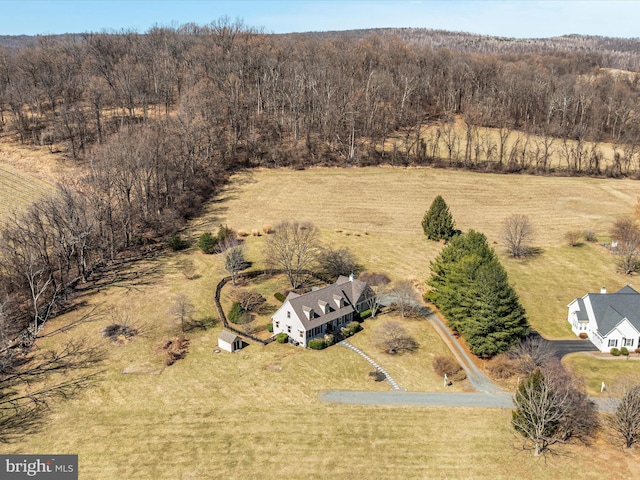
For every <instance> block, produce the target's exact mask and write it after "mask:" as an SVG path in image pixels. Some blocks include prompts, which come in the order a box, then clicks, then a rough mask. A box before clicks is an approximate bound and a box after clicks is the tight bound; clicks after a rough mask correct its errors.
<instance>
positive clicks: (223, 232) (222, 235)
mask: <svg viewBox="0 0 640 480" xmlns="http://www.w3.org/2000/svg"><path fill="white" fill-rule="evenodd" d="M236 237H237V235H236V232H235V230H233V229H232V228H229V227H227V226H226V225H220V227H219V228H218V235H216V239H217V240H218V243H225V242H227V241H230V240H235V239H236Z"/></svg>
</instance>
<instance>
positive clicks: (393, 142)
mask: <svg viewBox="0 0 640 480" xmlns="http://www.w3.org/2000/svg"><path fill="white" fill-rule="evenodd" d="M466 125H467V124H466V122H465V121H464V120H463V119H462V118H460V117H456V118H455V120H454V121H453V122H452V123H451V124H443V123H441V122H435V123H431V124H429V125H426V126H423V127H422V128H421V129H420V138H421V139H422V140H423V141H425V142H426V144H427V145H433V144H434V142H435V139H436V138H438V142H437V146H436V147H435V149H436V152H437V155H436V156H438V157H440V158H441V159H442V160H443V161H447V160H448V159H449V150H448V146H447V141H445V136H446V135H447V134H446V132H447V130H448V129H450V130H451V133H450V135H451V137H450V140H449V141H450V142H451V144H452V145H453V154H452V156H453V160H454V161H457V162H461V161H462V160H463V159H464V153H465V148H466V146H467V139H466V134H467V128H466ZM438 130H440V132H441V135H440V137H438V136H437V131H438ZM475 132H476V133H475V134H474V135H476V136H477V138H478V139H479V140H478V141H477V142H476V143H478V142H479V144H480V145H481V148H480V154H479V155H478V158H477V161H478V163H485V164H487V165H491V164H497V163H498V153H497V152H498V150H497V149H498V145H499V143H500V135H499V133H498V129H496V128H489V127H476V129H475ZM476 143H472V146H471V149H474V147H475V145H476ZM525 145H526V152H527V153H526V155H525V159H526V162H527V163H528V164H529V165H530V166H531V167H535V166H536V163H535V152H536V150H537V148H540V149H541V150H542V145H543V143H542V139H541V138H540V137H538V136H536V135H532V134H528V133H526V132H523V131H519V130H512V131H511V133H510V134H509V135H508V137H507V139H506V142H505V147H504V152H505V153H504V158H503V162H504V164H506V163H508V158H509V153H510V152H511V151H512V150H513V148H514V147H517V148H516V151H518V150H519V149H522V148H523V147H524V146H525ZM394 146H395V148H396V149H397V151H398V152H399V153H400V152H406V151H407V150H409V151H410V152H411V153H413V154H415V153H416V135H415V133H412V132H410V133H409V134H408V135H407V132H399V133H396V134H395V135H393V136H391V137H390V138H389V139H388V140H387V141H386V142H385V144H384V146H382V145H380V146H379V149H380V150H382V149H383V148H384V151H385V152H391V151H392V150H393V148H394ZM489 146H491V148H490V150H491V154H490V155H488V154H487V150H488V147H489ZM577 147H578V142H577V141H576V140H571V139H568V140H567V141H566V144H565V143H564V142H563V141H562V139H559V138H555V139H553V141H552V143H551V144H550V148H549V159H548V163H547V168H548V169H549V170H555V171H566V170H570V168H569V165H568V164H567V159H566V155H567V152H571V150H576V149H577ZM429 148H431V147H429ZM582 151H583V152H584V157H585V159H584V160H583V162H582V168H583V169H584V168H586V165H587V162H586V157H587V156H588V155H587V154H589V153H590V152H592V151H595V152H597V154H598V156H599V157H600V170H601V171H604V170H605V169H606V168H607V167H609V166H611V165H612V164H613V160H614V156H615V153H616V152H618V153H620V154H622V153H623V152H622V149H621V148H620V147H616V146H615V145H614V144H612V143H608V142H598V143H594V142H587V141H585V142H583V144H582ZM472 157H473V160H474V162H475V161H476V158H475V152H473V153H472ZM519 161H520V162H521V161H522V160H519ZM631 167H632V168H633V169H636V168H637V160H634V163H633V165H631Z"/></svg>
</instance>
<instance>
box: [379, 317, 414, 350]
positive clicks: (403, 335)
mask: <svg viewBox="0 0 640 480" xmlns="http://www.w3.org/2000/svg"><path fill="white" fill-rule="evenodd" d="M375 343H376V345H377V346H378V348H380V349H381V350H383V351H385V352H387V353H390V354H396V353H404V352H413V351H415V350H416V349H417V348H418V342H416V340H415V339H414V338H413V337H412V336H411V334H410V333H409V332H408V331H407V329H406V328H404V327H403V326H402V325H400V324H399V323H398V322H393V321H387V322H385V323H383V324H382V325H380V326H379V327H378V330H377V332H376V337H375Z"/></svg>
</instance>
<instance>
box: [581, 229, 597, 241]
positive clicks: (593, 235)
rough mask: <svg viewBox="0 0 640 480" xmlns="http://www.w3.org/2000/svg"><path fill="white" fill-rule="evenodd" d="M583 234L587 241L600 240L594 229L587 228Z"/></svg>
mask: <svg viewBox="0 0 640 480" xmlns="http://www.w3.org/2000/svg"><path fill="white" fill-rule="evenodd" d="M582 236H583V237H584V240H585V241H586V242H591V243H594V242H597V241H598V237H597V235H596V232H594V231H593V230H585V231H584V232H582Z"/></svg>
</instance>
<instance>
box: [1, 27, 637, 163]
mask: <svg viewBox="0 0 640 480" xmlns="http://www.w3.org/2000/svg"><path fill="white" fill-rule="evenodd" d="M436 33H437V32H434V33H433V34H434V35H435V34H436ZM400 34H401V36H402V37H405V39H403V38H401V36H394V35H390V34H388V32H386V33H385V32H380V33H379V34H376V33H371V34H370V35H364V36H358V35H350V34H349V33H348V32H345V33H344V34H343V35H340V34H335V33H334V34H332V35H326V36H323V35H312V34H309V35H285V36H283V35H268V34H264V33H262V32H260V31H257V30H255V29H252V28H249V27H247V26H245V25H243V24H242V23H241V22H235V23H231V22H229V21H228V20H226V19H221V20H219V21H215V22H213V23H211V24H208V25H206V26H197V25H193V24H187V25H183V26H180V27H177V28H168V27H154V28H152V29H150V30H148V31H147V32H146V33H144V34H139V33H135V32H119V33H87V34H83V35H69V36H55V37H51V36H42V37H38V38H36V39H35V40H34V41H33V42H32V43H31V44H27V45H24V46H22V47H16V48H4V47H0V127H2V129H3V130H5V131H6V132H9V133H10V134H14V135H15V136H16V137H17V138H18V139H19V140H21V141H22V142H24V143H31V144H35V145H46V146H49V147H50V148H51V149H52V150H53V149H59V148H64V149H65V150H66V151H68V152H69V153H70V156H72V157H73V158H74V159H83V158H85V157H86V156H87V155H88V152H89V151H92V150H93V146H94V145H96V144H105V143H108V142H109V138H110V137H111V136H112V135H113V133H114V132H116V131H118V130H121V129H123V127H128V128H129V129H130V130H132V132H133V133H131V134H133V135H145V133H141V132H140V131H139V129H137V128H133V126H134V125H139V124H146V125H152V126H151V127H150V128H151V129H156V130H158V129H159V130H162V129H183V130H184V131H185V135H186V136H185V137H183V139H182V140H183V142H185V144H184V145H182V147H183V150H184V155H185V158H183V160H184V161H187V160H188V159H189V158H190V156H191V155H193V154H195V153H196V152H192V151H191V148H193V147H192V146H193V145H194V144H195V145H201V144H202V145H203V146H202V147H196V148H206V149H208V150H209V151H210V152H211V154H213V155H214V156H215V157H216V158H217V159H219V160H220V161H222V162H225V163H230V164H233V165H234V166H243V165H260V166H282V165H296V166H307V165H317V164H339V165H345V164H377V163H381V162H387V163H403V164H404V163H418V164H444V165H450V164H451V165H459V166H465V167H468V168H480V167H483V165H482V162H484V160H482V159H483V158H485V159H486V158H490V159H491V166H492V168H495V169H498V170H525V171H526V170H532V171H537V172H544V173H546V172H548V171H550V169H551V168H552V167H551V165H550V159H551V155H552V152H553V151H554V150H558V151H561V152H563V158H564V160H563V165H562V166H561V167H560V168H561V169H562V170H564V171H566V172H567V173H593V174H603V173H604V174H610V175H632V174H636V173H638V172H639V171H640V122H638V115H640V113H639V112H638V110H637V109H636V108H634V105H637V104H638V99H639V98H640V84H639V83H638V75H637V74H636V73H633V72H630V73H629V74H628V75H627V74H620V75H612V74H611V73H610V72H609V71H606V70H604V69H601V68H600V67H601V66H610V65H609V64H607V63H606V62H607V59H606V57H604V56H597V55H595V54H593V55H592V54H583V53H580V52H578V51H569V50H563V48H564V47H563V46H562V45H563V43H562V42H559V43H558V44H557V45H558V46H557V49H556V50H554V48H556V47H549V46H548V45H547V46H544V48H543V47H542V46H541V47H540V51H539V52H526V53H518V48H520V47H518V45H516V44H513V50H510V51H502V50H496V51H495V53H471V52H465V51H456V48H457V47H459V48H460V49H463V47H464V48H468V44H467V45H466V47H465V45H461V44H460V43H459V42H458V40H459V39H456V38H455V37H452V39H451V42H452V43H451V45H446V44H445V45H443V46H441V47H440V48H436V49H434V48H432V47H431V46H430V45H429V42H426V41H424V38H423V37H424V35H425V34H426V33H425V31H413V32H412V33H411V32H407V31H402V32H399V35H400ZM407 35H409V37H408V38H407ZM414 37H415V38H414ZM419 39H421V40H420V41H418V40H419ZM439 45H442V42H441V43H439ZM501 45H503V48H504V45H511V44H510V43H505V42H501ZM447 47H448V48H447ZM480 51H482V50H479V52H480ZM601 62H605V63H604V64H603V63H601ZM611 65H613V63H611ZM456 116H460V117H462V118H463V119H464V120H465V121H466V125H467V129H466V131H465V132H463V133H460V132H459V131H457V130H456V129H452V128H450V126H451V124H450V123H447V122H450V121H451V120H452V119H453V118H455V117H456ZM434 121H443V122H445V123H443V124H442V128H441V129H439V130H437V132H436V133H434V134H433V135H432V136H431V137H430V138H426V139H423V140H421V141H417V140H416V135H415V133H416V132H418V131H420V129H421V128H422V127H423V126H425V125H427V124H428V123H430V124H433V122H434ZM477 126H487V127H495V128H498V129H499V139H498V140H495V139H492V138H488V137H486V138H485V137H483V136H482V135H481V133H480V132H479V131H478V129H477ZM515 131H526V132H528V133H531V134H534V135H535V139H534V140H531V139H529V137H526V138H525V137H521V136H518V134H517V133H514V132H515ZM510 134H512V135H511V140H510V142H511V143H514V145H515V146H514V145H511V147H509V148H507V139H508V138H509V135H510ZM392 137H393V144H394V145H396V146H397V148H394V147H393V146H391V144H392V142H390V140H391V139H392ZM516 137H517V138H516ZM514 138H515V140H514ZM568 140H575V141H577V143H573V142H568ZM586 141H593V142H603V141H607V142H613V143H614V144H615V145H616V151H617V155H616V157H615V162H614V164H613V165H607V166H606V167H605V166H604V165H603V164H602V155H601V154H600V153H599V151H598V149H597V148H594V147H593V146H592V145H589V146H588V144H587V143H586ZM201 142H204V143H201ZM385 145H386V147H387V151H386V152H385V151H384V150H383V149H382V146H385ZM461 145H466V147H463V148H461V147H460V146H461ZM554 168H558V167H557V166H556V167H554Z"/></svg>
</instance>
